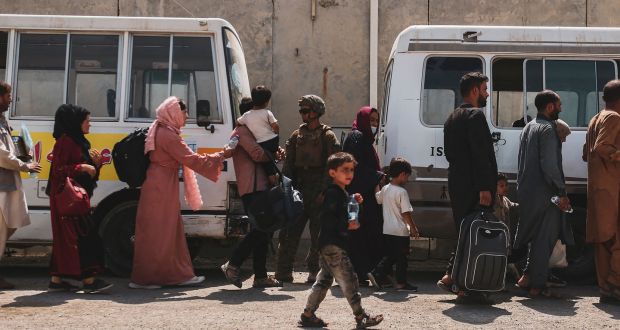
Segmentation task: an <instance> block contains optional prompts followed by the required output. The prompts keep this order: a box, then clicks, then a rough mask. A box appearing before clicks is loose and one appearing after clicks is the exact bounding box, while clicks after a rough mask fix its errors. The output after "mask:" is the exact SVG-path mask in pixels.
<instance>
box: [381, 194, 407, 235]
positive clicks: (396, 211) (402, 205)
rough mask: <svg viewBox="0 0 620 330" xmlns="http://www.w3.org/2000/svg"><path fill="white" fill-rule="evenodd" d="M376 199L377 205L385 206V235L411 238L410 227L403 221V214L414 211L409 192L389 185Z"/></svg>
mask: <svg viewBox="0 0 620 330" xmlns="http://www.w3.org/2000/svg"><path fill="white" fill-rule="evenodd" d="M375 197H376V198H377V203H379V204H381V205H383V233H384V234H386V235H394V236H409V226H408V225H407V224H406V223H405V221H404V220H403V213H406V212H411V211H413V207H412V206H411V203H410V202H409V194H407V190H405V188H403V187H400V186H395V185H392V184H387V185H385V186H384V187H383V188H382V189H381V190H380V191H378V192H377V193H376V194H375Z"/></svg>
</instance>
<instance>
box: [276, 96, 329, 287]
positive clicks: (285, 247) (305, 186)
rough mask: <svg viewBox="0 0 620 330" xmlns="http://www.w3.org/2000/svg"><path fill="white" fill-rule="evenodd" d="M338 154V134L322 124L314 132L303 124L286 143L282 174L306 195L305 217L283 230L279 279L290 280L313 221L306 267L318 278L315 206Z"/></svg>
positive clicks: (318, 208)
mask: <svg viewBox="0 0 620 330" xmlns="http://www.w3.org/2000/svg"><path fill="white" fill-rule="evenodd" d="M302 99H303V98H302ZM319 100H320V99H319ZM321 102H322V100H321ZM338 151H340V143H339V142H338V139H337V138H336V134H334V132H333V131H332V130H331V128H330V127H329V126H327V125H323V124H321V125H319V126H318V127H317V128H315V129H309V128H308V125H307V124H302V125H301V126H299V129H298V130H296V131H295V132H293V134H292V135H291V137H290V138H289V139H288V140H287V141H286V160H285V162H284V168H283V172H284V175H286V176H288V177H290V178H291V179H292V180H293V183H294V185H295V187H296V188H297V189H299V190H300V191H301V193H302V195H303V198H304V216H303V217H302V218H301V219H300V220H299V221H298V222H297V223H295V224H294V225H292V226H290V227H288V228H285V229H282V230H280V234H279V237H278V240H279V244H278V252H277V269H276V278H278V279H283V280H291V276H292V272H293V263H294V261H295V255H296V253H297V248H298V246H299V240H300V238H301V235H302V233H303V231H304V229H305V227H306V223H307V222H308V220H309V221H310V237H311V244H312V245H311V247H310V251H309V252H308V255H307V257H306V263H307V265H308V270H309V271H310V272H311V273H313V274H316V272H318V271H319V268H320V267H319V254H318V248H317V246H318V238H319V230H320V219H319V211H320V204H318V203H317V202H316V199H317V196H318V195H319V194H320V193H321V192H323V190H324V189H325V188H326V187H327V184H328V183H329V176H328V175H327V169H326V163H327V158H328V157H329V156H330V155H332V154H333V153H336V152H338Z"/></svg>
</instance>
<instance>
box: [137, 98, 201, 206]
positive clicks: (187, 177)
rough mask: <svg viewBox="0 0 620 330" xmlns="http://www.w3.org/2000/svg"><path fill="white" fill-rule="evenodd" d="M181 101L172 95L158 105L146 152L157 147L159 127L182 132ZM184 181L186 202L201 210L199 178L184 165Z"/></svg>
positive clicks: (183, 123)
mask: <svg viewBox="0 0 620 330" xmlns="http://www.w3.org/2000/svg"><path fill="white" fill-rule="evenodd" d="M180 101H181V100H180V99H179V98H178V97H176V96H170V97H169V98H167V99H165V100H164V102H162V103H161V104H160V105H159V107H157V110H156V111H157V115H156V119H155V121H153V123H152V124H151V127H149V133H148V135H147V136H146V141H145V142H144V153H145V154H146V153H147V152H149V151H151V150H155V148H156V147H157V146H156V145H155V137H156V136H157V131H158V130H159V129H161V128H164V129H169V130H171V131H173V132H175V133H177V134H179V135H180V134H181V127H183V126H184V125H185V115H184V114H183V111H182V110H181V106H180V105H179V102H180ZM183 183H184V186H185V202H187V204H188V205H189V207H190V208H191V209H192V210H194V211H196V210H199V209H200V208H201V207H202V196H201V194H200V188H199V187H198V180H196V173H194V171H193V170H192V169H190V168H189V167H187V166H183Z"/></svg>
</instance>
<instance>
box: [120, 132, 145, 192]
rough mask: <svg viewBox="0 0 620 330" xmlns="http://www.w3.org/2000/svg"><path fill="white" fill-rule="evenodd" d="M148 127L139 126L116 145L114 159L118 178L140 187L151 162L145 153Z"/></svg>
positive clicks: (131, 185)
mask: <svg viewBox="0 0 620 330" xmlns="http://www.w3.org/2000/svg"><path fill="white" fill-rule="evenodd" d="M148 132H149V129H148V127H145V128H138V129H136V130H135V131H133V132H132V133H130V134H129V135H127V136H126V137H125V138H124V139H122V140H120V141H119V142H117V143H116V144H115V145H114V149H112V160H113V161H114V169H115V170H116V175H118V179H119V180H121V181H123V182H125V183H127V184H128V185H129V187H131V188H136V187H140V186H141V185H142V183H143V182H144V180H145V179H146V169H147V168H148V167H149V164H150V163H151V161H150V159H149V156H148V155H145V154H144V142H145V141H146V135H147V134H148Z"/></svg>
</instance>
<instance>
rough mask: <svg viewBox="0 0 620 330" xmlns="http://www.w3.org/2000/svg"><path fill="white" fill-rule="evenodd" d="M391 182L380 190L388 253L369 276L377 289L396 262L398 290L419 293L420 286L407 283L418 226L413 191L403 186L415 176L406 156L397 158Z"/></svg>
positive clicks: (391, 169)
mask: <svg viewBox="0 0 620 330" xmlns="http://www.w3.org/2000/svg"><path fill="white" fill-rule="evenodd" d="M388 173H389V175H390V183H388V184H387V185H385V186H384V187H383V188H382V189H380V190H379V186H377V192H376V195H375V196H376V198H377V202H378V203H379V204H381V205H383V246H384V251H385V252H384V253H385V256H384V257H383V259H381V261H380V262H379V264H378V265H377V267H375V269H374V270H373V271H371V272H370V273H368V279H370V282H372V285H373V286H374V287H376V288H377V289H381V288H382V284H383V283H385V282H386V281H387V274H391V273H392V266H394V265H396V285H395V286H394V287H395V288H396V289H398V290H408V291H413V292H417V291H418V287H417V286H415V285H411V284H409V283H407V256H408V255H409V237H413V238H418V237H420V234H419V233H418V228H417V227H416V226H415V224H414V223H413V217H412V216H411V212H412V211H413V207H412V206H411V203H410V202H409V194H407V190H405V188H403V185H404V184H405V183H407V181H408V180H409V176H410V175H411V164H409V162H407V161H406V160H405V159H403V158H394V159H392V161H391V162H390V167H389V170H388Z"/></svg>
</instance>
